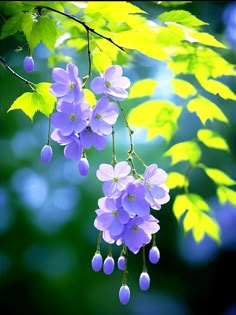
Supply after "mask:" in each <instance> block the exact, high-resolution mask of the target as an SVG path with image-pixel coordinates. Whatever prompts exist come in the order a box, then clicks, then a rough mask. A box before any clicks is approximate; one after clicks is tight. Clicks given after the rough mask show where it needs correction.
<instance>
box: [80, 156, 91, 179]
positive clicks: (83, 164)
mask: <svg viewBox="0 0 236 315" xmlns="http://www.w3.org/2000/svg"><path fill="white" fill-rule="evenodd" d="M78 168H79V172H80V175H82V176H86V175H87V174H88V171H89V162H88V160H87V159H86V158H85V157H84V158H81V159H80V160H79V164H78Z"/></svg>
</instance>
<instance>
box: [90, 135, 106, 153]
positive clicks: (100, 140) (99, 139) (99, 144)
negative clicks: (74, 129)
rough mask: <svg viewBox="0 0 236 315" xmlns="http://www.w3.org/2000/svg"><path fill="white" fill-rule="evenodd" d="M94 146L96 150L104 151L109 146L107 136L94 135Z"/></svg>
mask: <svg viewBox="0 0 236 315" xmlns="http://www.w3.org/2000/svg"><path fill="white" fill-rule="evenodd" d="M93 139H94V141H93V145H94V148H95V149H96V150H99V151H100V150H103V149H104V148H105V147H106V145H107V140H106V137H105V136H99V135H97V134H96V133H94V134H93Z"/></svg>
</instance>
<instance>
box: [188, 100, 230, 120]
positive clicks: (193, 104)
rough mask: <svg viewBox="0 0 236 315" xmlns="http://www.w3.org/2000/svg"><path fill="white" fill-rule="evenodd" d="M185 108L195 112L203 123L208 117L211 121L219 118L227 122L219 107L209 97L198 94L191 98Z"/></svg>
mask: <svg viewBox="0 0 236 315" xmlns="http://www.w3.org/2000/svg"><path fill="white" fill-rule="evenodd" d="M187 109H188V110H189V111H190V112H191V113H196V114H197V116H198V118H199V119H200V120H201V122H202V124H203V125H205V124H206V121H207V120H208V119H209V120H211V121H213V120H219V121H221V122H224V123H227V124H228V123H229V121H228V118H227V117H226V116H225V115H224V113H223V112H222V111H221V109H220V108H219V107H218V106H217V105H215V104H214V103H212V102H211V101H210V100H209V99H207V98H205V97H203V96H201V95H198V96H197V97H196V98H194V99H193V100H191V101H190V102H189V103H188V104H187Z"/></svg>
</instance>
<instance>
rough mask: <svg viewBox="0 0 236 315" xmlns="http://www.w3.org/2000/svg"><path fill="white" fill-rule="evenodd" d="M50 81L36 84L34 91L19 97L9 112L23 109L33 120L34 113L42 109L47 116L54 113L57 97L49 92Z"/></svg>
mask: <svg viewBox="0 0 236 315" xmlns="http://www.w3.org/2000/svg"><path fill="white" fill-rule="evenodd" d="M49 86H50V83H47V82H42V83H39V84H37V85H36V90H35V91H34V92H26V93H24V94H22V95H21V96H20V97H18V98H17V99H16V100H15V101H14V103H13V104H12V105H11V107H10V108H9V109H8V112H9V111H11V110H14V109H20V110H22V111H23V112H24V113H25V114H26V116H28V117H29V118H30V119H31V120H33V117H34V114H35V113H36V112H37V111H40V112H41V113H43V114H44V115H46V116H47V117H48V116H49V115H50V114H51V113H52V111H53V108H54V104H55V101H56V97H55V96H53V95H51V94H50V93H49Z"/></svg>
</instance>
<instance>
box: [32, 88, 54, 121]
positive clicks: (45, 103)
mask: <svg viewBox="0 0 236 315" xmlns="http://www.w3.org/2000/svg"><path fill="white" fill-rule="evenodd" d="M51 85H52V84H51V83H49V82H41V83H38V84H37V85H36V92H37V93H38V94H40V95H41V97H42V99H43V100H42V101H41V102H42V103H41V104H40V106H39V107H38V110H39V111H40V112H41V113H43V114H44V115H46V116H47V117H49V116H50V114H51V113H52V112H53V109H54V106H55V102H56V97H55V96H54V95H52V94H51V93H50V92H49V88H50V86H51Z"/></svg>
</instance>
